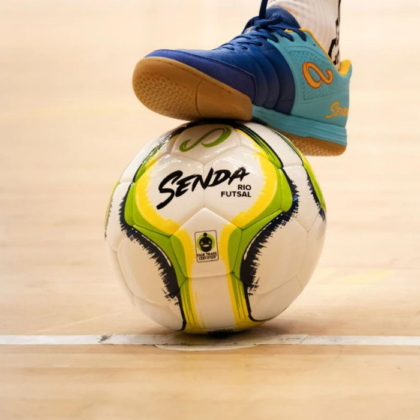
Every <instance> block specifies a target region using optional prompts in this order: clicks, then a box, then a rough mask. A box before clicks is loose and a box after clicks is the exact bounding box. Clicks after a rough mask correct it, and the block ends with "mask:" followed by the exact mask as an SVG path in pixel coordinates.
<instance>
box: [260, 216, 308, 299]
mask: <svg viewBox="0 0 420 420" xmlns="http://www.w3.org/2000/svg"><path fill="white" fill-rule="evenodd" d="M306 237H307V232H306V231H305V229H303V228H302V226H300V225H299V223H297V222H296V221H295V220H293V219H292V220H290V221H289V222H288V223H287V224H286V226H280V227H279V228H278V229H277V230H276V231H275V232H274V233H273V234H272V236H271V237H270V238H269V239H268V241H267V242H266V243H265V245H264V248H263V249H262V250H261V253H260V256H259V259H258V268H257V272H256V276H255V278H256V279H259V282H258V289H257V291H256V292H254V293H257V294H264V293H267V292H269V291H271V290H274V289H276V288H278V287H279V286H281V285H282V284H285V283H287V282H288V281H289V280H290V279H291V278H293V277H294V276H296V273H297V272H298V270H299V267H300V266H301V264H302V259H303V255H304V252H305V249H306Z"/></svg>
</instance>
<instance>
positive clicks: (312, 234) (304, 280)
mask: <svg viewBox="0 0 420 420" xmlns="http://www.w3.org/2000/svg"><path fill="white" fill-rule="evenodd" d="M326 229H327V224H326V222H325V221H324V220H323V219H322V217H321V216H318V218H317V219H316V221H315V223H314V225H313V226H312V228H311V230H310V231H309V232H308V236H307V245H306V250H305V256H304V258H303V262H302V265H301V267H300V269H299V271H298V278H299V283H300V285H301V287H302V289H303V288H305V287H306V285H307V284H308V282H309V280H310V279H311V277H312V274H313V273H314V271H315V268H316V266H317V264H318V261H319V258H320V256H321V253H322V248H323V246H324V241H325V233H326Z"/></svg>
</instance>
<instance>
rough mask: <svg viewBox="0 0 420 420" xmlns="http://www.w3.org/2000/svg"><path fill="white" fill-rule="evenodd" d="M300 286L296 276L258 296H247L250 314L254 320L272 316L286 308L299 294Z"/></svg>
mask: <svg viewBox="0 0 420 420" xmlns="http://www.w3.org/2000/svg"><path fill="white" fill-rule="evenodd" d="M301 292H302V288H301V287H300V285H299V281H298V279H297V277H294V278H293V279H291V280H289V281H288V282H287V283H286V284H283V285H282V286H280V287H278V288H277V289H274V290H272V291H270V292H268V293H265V294H262V295H260V294H258V297H257V298H255V297H254V296H250V297H249V303H250V306H251V315H252V317H253V318H254V319H255V320H258V321H263V320H267V319H271V318H274V317H276V316H278V315H280V314H281V313H282V312H283V311H284V310H286V309H287V308H288V307H289V306H290V305H291V304H292V303H293V301H294V300H295V299H296V298H297V297H298V296H299V295H300V293H301Z"/></svg>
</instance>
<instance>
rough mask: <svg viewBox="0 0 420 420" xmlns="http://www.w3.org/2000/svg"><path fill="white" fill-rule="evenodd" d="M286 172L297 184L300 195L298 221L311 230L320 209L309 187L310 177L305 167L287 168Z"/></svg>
mask: <svg viewBox="0 0 420 420" xmlns="http://www.w3.org/2000/svg"><path fill="white" fill-rule="evenodd" d="M285 172H286V173H287V175H288V176H289V178H290V179H291V180H292V181H293V183H294V184H295V186H296V188H297V190H298V193H299V209H298V213H297V216H296V219H297V221H298V222H299V223H300V224H301V225H302V226H303V227H304V228H305V229H306V230H309V229H310V228H311V227H312V226H313V224H314V223H315V220H316V218H317V217H318V216H319V209H318V206H317V203H316V201H315V199H314V196H313V195H312V193H311V190H310V186H309V177H308V174H307V172H306V170H305V168H304V167H303V166H294V167H291V168H286V169H285Z"/></svg>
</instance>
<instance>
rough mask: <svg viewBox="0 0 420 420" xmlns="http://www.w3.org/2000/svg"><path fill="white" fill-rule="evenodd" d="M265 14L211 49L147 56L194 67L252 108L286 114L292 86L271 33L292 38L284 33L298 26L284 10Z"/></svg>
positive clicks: (157, 52) (284, 61)
mask: <svg viewBox="0 0 420 420" xmlns="http://www.w3.org/2000/svg"><path fill="white" fill-rule="evenodd" d="M266 13H267V14H266V17H265V18H261V17H257V18H253V19H251V20H250V21H249V22H248V24H247V25H246V27H245V30H244V32H243V33H242V35H239V36H238V37H236V38H234V39H233V40H232V41H231V42H229V43H227V44H224V45H222V46H221V47H219V48H216V49H214V50H210V51H206V50H158V51H154V52H153V53H151V54H149V55H148V57H162V58H169V59H172V60H176V61H179V62H181V63H183V64H186V65H189V66H191V67H194V68H195V69H197V70H199V71H201V72H203V73H205V74H207V75H208V76H210V77H213V78H215V79H217V80H219V81H221V82H222V83H225V84H227V85H229V86H231V87H233V88H234V89H236V90H239V91H240V92H242V93H244V94H245V95H247V96H249V97H250V98H251V101H252V103H253V104H254V105H257V106H261V107H264V108H268V109H273V110H276V111H278V112H282V113H285V114H289V113H290V111H291V109H292V107H293V102H294V97H295V83H294V79H293V75H292V72H291V70H290V67H289V65H288V64H287V62H286V60H285V59H284V57H283V56H282V54H281V53H280V52H279V50H278V49H277V48H275V46H274V45H273V42H274V43H277V42H278V38H276V37H275V36H273V33H272V31H273V30H275V32H276V33H277V34H278V35H280V36H283V37H286V38H288V39H293V38H291V36H290V34H289V33H287V32H286V30H287V29H291V30H293V31H297V30H298V29H299V24H298V23H297V21H296V20H295V18H294V17H293V16H292V15H291V14H290V13H288V12H287V11H286V10H284V9H281V8H270V9H268V10H267V12H266ZM268 29H269V31H268ZM299 32H300V33H301V34H302V32H301V31H299ZM303 36H305V35H304V34H303ZM268 40H271V41H272V42H269V41H268Z"/></svg>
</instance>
